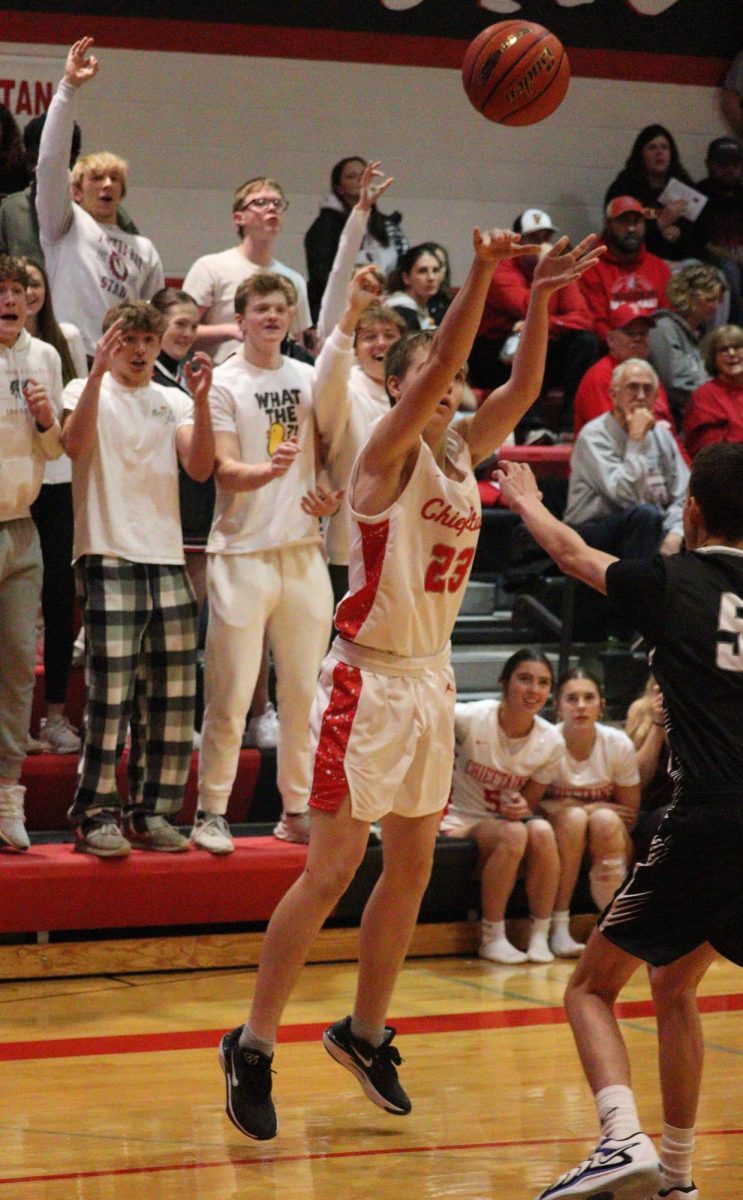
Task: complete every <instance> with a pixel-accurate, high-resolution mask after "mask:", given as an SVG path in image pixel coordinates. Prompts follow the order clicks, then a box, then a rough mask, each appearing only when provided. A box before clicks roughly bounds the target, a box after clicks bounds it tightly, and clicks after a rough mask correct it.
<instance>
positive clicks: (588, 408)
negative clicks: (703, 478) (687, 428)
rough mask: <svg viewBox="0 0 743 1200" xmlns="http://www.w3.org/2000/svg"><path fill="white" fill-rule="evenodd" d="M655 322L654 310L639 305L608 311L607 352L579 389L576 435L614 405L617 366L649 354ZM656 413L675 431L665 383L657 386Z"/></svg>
mask: <svg viewBox="0 0 743 1200" xmlns="http://www.w3.org/2000/svg"><path fill="white" fill-rule="evenodd" d="M652 325H653V315H652V313H650V312H648V311H647V310H646V309H644V308H642V307H641V305H639V304H620V305H619V307H618V308H615V309H613V310H612V311H611V312H610V313H609V326H610V328H609V331H608V333H607V335H606V344H607V346H608V348H609V351H608V354H605V355H604V357H603V358H600V359H599V360H598V362H597V363H594V365H593V366H592V367H589V369H588V370H587V371H586V373H585V375H584V376H583V378H582V379H581V381H580V384H579V386H578V391H577V392H576V396H575V413H574V424H573V428H574V432H575V436H576V437H577V436H578V434H579V433H580V431H581V429H582V428H583V426H584V425H585V424H586V423H587V422H588V421H592V420H593V418H594V417H600V416H601V414H602V413H605V412H609V411H610V409H612V408H613V407H614V405H613V403H612V399H611V396H610V395H609V388H610V386H611V376H612V372H613V370H614V368H615V367H618V366H619V364H620V363H622V362H626V361H627V359H628V358H645V359H647V358H648V357H649V350H650V343H649V338H648V335H649V333H650V330H651V327H652ZM653 416H654V417H655V419H656V421H666V422H667V424H668V425H670V426H671V429H673V430H674V432H675V426H674V422H673V417H672V416H671V410H670V408H669V406H668V396H667V395H666V390H665V388H664V387H663V384H662V383H661V384H659V385H658V394H657V396H656V397H655V405H654V407H653Z"/></svg>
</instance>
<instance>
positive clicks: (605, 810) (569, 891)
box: [542, 667, 640, 957]
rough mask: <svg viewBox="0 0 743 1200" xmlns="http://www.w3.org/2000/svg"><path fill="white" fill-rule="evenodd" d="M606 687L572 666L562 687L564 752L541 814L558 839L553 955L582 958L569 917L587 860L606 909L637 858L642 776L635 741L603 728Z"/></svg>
mask: <svg viewBox="0 0 743 1200" xmlns="http://www.w3.org/2000/svg"><path fill="white" fill-rule="evenodd" d="M603 711H604V697H603V694H602V690H601V684H600V683H599V681H598V679H597V678H596V676H595V675H592V674H591V672H590V671H587V670H585V668H584V667H574V668H573V669H572V670H570V671H568V672H567V673H566V674H565V675H563V677H562V679H561V680H560V682H559V683H558V686H557V714H558V717H559V718H560V722H561V723H560V724H559V725H558V726H557V728H558V729H559V730H560V732H561V734H562V736H563V739H564V742H565V754H564V756H563V759H562V762H561V763H560V765H559V769H558V770H557V772H556V773H555V775H554V776H553V777H552V780H551V782H550V785H549V787H548V789H547V796H546V799H544V800H543V801H542V809H543V810H544V811H545V812H546V814H547V817H548V818H549V821H550V822H551V824H552V827H553V828H554V831H555V835H556V837H557V847H558V850H559V852H560V863H561V872H560V884H559V887H558V889H557V899H556V901H555V913H554V916H553V922H552V934H551V937H550V946H551V947H552V950H553V952H554V953H555V954H560V955H562V956H564V957H568V956H569V955H570V954H575V955H578V954H580V952H581V950H582V949H583V947H582V946H581V945H580V944H579V943H577V942H573V941H572V938H571V937H570V934H569V932H568V925H567V914H568V912H569V909H570V899H571V897H572V895H573V891H574V889H575V883H576V880H577V878H578V871H579V870H580V865H581V860H582V858H583V854H584V852H585V851H586V850H588V852H589V854H590V856H591V869H590V875H589V879H590V886H591V896H592V898H593V901H594V903H595V904H596V906H597V908H599V909H600V910H603V909H604V908H606V906H607V904H608V903H609V901H610V900H611V898H612V896H613V895H614V893H615V891H616V890H617V888H618V887H619V885H620V883H621V882H622V880H623V879H624V876H625V874H626V871H627V867H628V866H629V863H630V860H631V858H632V842H631V839H630V830H631V829H632V828H633V827H634V825H635V822H636V821H637V813H638V809H639V807H640V772H639V770H638V767H637V755H636V753H635V748H634V746H633V745H632V742H631V741H630V739H629V738H628V737H627V734H626V733H624V732H623V731H622V730H621V729H615V728H614V727H613V726H611V725H604V724H602V723H601V722H600V720H599V718H600V717H601V716H602V714H603Z"/></svg>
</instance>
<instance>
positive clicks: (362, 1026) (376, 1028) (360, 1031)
mask: <svg viewBox="0 0 743 1200" xmlns="http://www.w3.org/2000/svg"><path fill="white" fill-rule="evenodd" d="M351 1033H352V1034H353V1036H354V1037H355V1038H360V1039H361V1041H362V1042H368V1043H369V1045H370V1046H373V1047H374V1048H375V1050H376V1048H377V1047H378V1046H381V1045H382V1042H383V1041H384V1025H371V1024H370V1023H369V1022H368V1021H362V1020H361V1018H360V1017H351Z"/></svg>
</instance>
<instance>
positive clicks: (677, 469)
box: [656, 426, 689, 536]
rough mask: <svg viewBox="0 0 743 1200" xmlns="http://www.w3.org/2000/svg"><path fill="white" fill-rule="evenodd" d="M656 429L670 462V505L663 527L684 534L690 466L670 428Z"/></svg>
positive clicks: (667, 530)
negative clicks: (685, 504)
mask: <svg viewBox="0 0 743 1200" xmlns="http://www.w3.org/2000/svg"><path fill="white" fill-rule="evenodd" d="M656 431H657V434H658V436H659V437H660V438H661V439H662V441H663V443H664V444H665V457H666V462H667V463H668V507H667V509H666V511H665V514H664V517H663V529H664V531H665V533H680V534H681V535H682V536H683V532H684V502H685V501H686V491H687V488H688V486H689V468H688V467H687V465H686V463H685V462H684V460H683V457H682V455H681V451H680V450H679V448H678V446H677V445H676V439H675V437H674V436H673V434H672V433H671V431H670V429H662V428H661V427H660V426H656Z"/></svg>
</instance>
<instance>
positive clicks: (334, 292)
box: [317, 208, 369, 341]
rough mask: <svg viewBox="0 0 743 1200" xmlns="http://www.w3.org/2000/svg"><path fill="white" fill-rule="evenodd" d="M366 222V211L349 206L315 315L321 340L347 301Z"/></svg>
mask: <svg viewBox="0 0 743 1200" xmlns="http://www.w3.org/2000/svg"><path fill="white" fill-rule="evenodd" d="M368 224H369V213H368V212H360V211H358V210H357V209H355V208H353V209H351V215H350V216H349V218H348V220H347V221H346V224H345V225H344V227H343V233H342V234H341V236H340V241H339V242H338V249H337V250H336V252H335V258H334V259H333V267H332V270H331V271H330V274H329V276H328V281H327V283H326V285H325V290H324V292H323V296H322V304H321V305H320V315H319V317H318V318H317V336H318V337H319V338H320V340H321V341H324V339H325V338H326V337H328V336H329V335H330V332H331V330H332V329H334V328H335V326H336V325H337V324H338V322H339V320H340V318H341V314H342V312H343V306H344V304H345V302H346V289H347V288H348V284H349V282H350V279H351V275H352V274H353V268H354V264H355V262H356V258H357V256H358V253H359V250H360V249H361V243H362V242H363V240H364V234H365V233H366V227H367V225H368Z"/></svg>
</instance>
